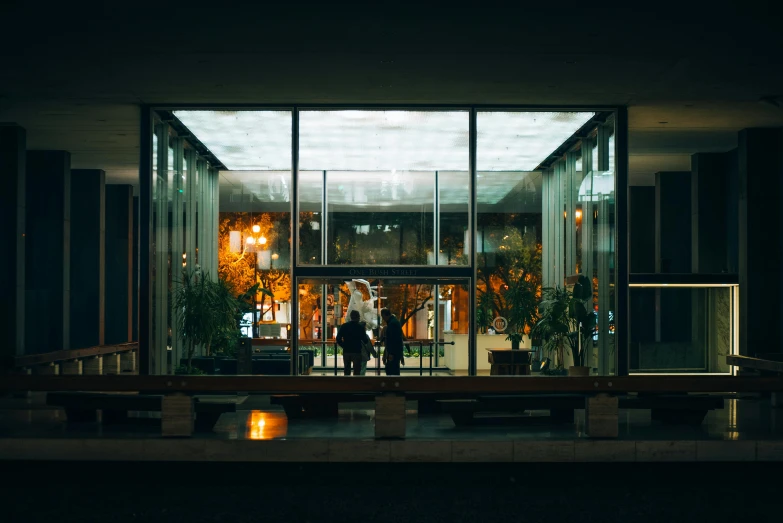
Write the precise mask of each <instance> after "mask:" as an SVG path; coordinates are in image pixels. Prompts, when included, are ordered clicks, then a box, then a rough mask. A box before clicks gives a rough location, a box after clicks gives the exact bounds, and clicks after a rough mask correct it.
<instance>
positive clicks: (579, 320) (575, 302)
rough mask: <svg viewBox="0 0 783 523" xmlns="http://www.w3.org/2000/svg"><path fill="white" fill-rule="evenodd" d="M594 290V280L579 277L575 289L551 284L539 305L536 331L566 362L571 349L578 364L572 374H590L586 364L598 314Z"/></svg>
mask: <svg viewBox="0 0 783 523" xmlns="http://www.w3.org/2000/svg"><path fill="white" fill-rule="evenodd" d="M592 297H593V290H592V286H591V285H590V280H588V279H587V277H585V276H579V279H578V280H577V282H576V284H574V287H573V289H572V290H570V291H569V290H568V289H564V288H562V287H558V286H556V287H547V288H545V289H544V290H543V293H542V298H543V299H542V300H541V303H540V304H539V308H538V310H539V313H540V315H541V316H540V318H539V319H538V322H537V323H536V326H535V329H534V333H535V335H537V336H540V337H541V342H542V345H543V348H544V349H545V350H547V351H548V352H550V353H554V354H556V355H557V359H558V361H559V362H560V363H561V364H562V362H563V353H564V349H565V348H569V349H570V350H571V354H572V355H573V357H574V365H573V366H571V367H569V369H568V374H569V375H570V376H588V375H589V374H590V367H589V366H587V365H586V363H587V354H588V353H589V348H590V346H591V340H592V334H593V330H594V328H595V313H594V312H593V310H592V307H590V306H589V304H590V302H591V301H592Z"/></svg>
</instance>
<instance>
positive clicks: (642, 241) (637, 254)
mask: <svg viewBox="0 0 783 523" xmlns="http://www.w3.org/2000/svg"><path fill="white" fill-rule="evenodd" d="M628 198H629V202H628V203H629V206H628V219H629V222H630V223H629V227H628V229H629V231H628V236H629V243H630V272H631V273H632V274H633V273H652V272H655V187H645V186H634V187H629V191H628ZM655 296H656V293H655V289H645V288H633V289H631V290H630V291H629V293H628V299H629V301H630V307H629V322H630V351H629V355H628V360H629V368H630V369H631V370H637V369H639V367H640V361H639V360H640V358H639V356H640V354H639V347H640V344H645V343H651V342H654V341H655V324H656V323H655V319H656V314H655Z"/></svg>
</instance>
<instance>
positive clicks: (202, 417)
mask: <svg viewBox="0 0 783 523" xmlns="http://www.w3.org/2000/svg"><path fill="white" fill-rule="evenodd" d="M220 415H221V413H220V412H199V413H198V414H196V424H195V430H196V432H212V430H213V429H214V428H215V425H216V424H217V422H218V420H219V419H220Z"/></svg>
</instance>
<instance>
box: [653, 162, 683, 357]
mask: <svg viewBox="0 0 783 523" xmlns="http://www.w3.org/2000/svg"><path fill="white" fill-rule="evenodd" d="M655 254H656V256H655V263H656V265H655V269H656V272H660V273H689V272H691V173H690V172H688V171H675V172H659V173H655ZM656 301H657V303H656V308H655V309H656V321H655V341H656V342H658V343H659V345H658V348H657V352H656V356H655V358H654V360H655V362H654V363H653V365H655V366H657V368H661V369H663V368H667V367H668V366H669V364H668V362H669V361H670V360H671V359H672V354H677V353H678V352H681V351H682V347H681V346H680V345H677V344H679V343H689V342H690V340H691V313H692V311H691V291H690V289H681V288H680V289H656Z"/></svg>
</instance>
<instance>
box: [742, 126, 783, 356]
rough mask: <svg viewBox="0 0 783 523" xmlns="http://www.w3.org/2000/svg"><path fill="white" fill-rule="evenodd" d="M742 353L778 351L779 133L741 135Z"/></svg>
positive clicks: (781, 289)
mask: <svg viewBox="0 0 783 523" xmlns="http://www.w3.org/2000/svg"><path fill="white" fill-rule="evenodd" d="M738 160H739V162H738V165H739V169H738V172H739V235H738V237H739V292H740V299H739V306H740V313H739V317H740V331H739V335H740V347H739V349H740V354H744V355H749V356H753V355H755V354H759V353H764V352H780V332H779V329H780V325H781V324H783V307H781V301H780V296H781V293H783V278H781V274H780V273H781V269H780V268H781V261H783V260H781V254H780V249H781V241H783V237H782V236H781V233H782V232H783V224H782V223H781V221H783V215H782V214H781V212H780V201H781V198H783V191H782V189H783V184H781V178H783V129H779V128H778V129H743V130H742V131H740V133H739V147H738Z"/></svg>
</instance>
